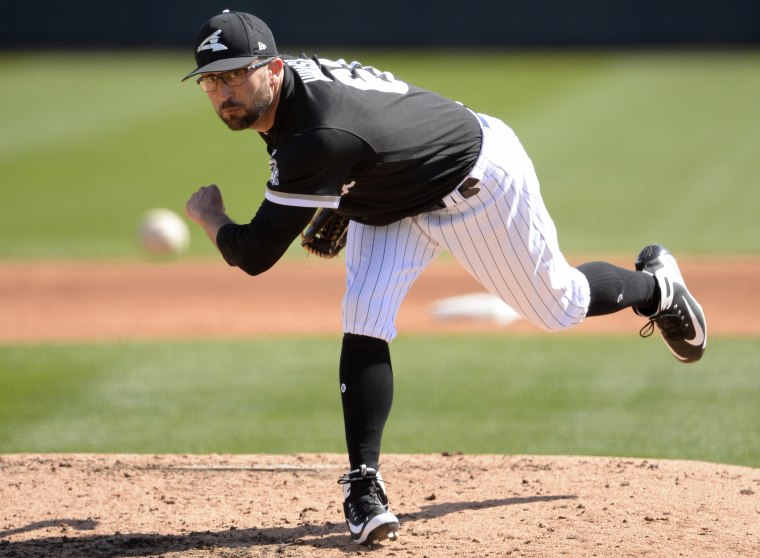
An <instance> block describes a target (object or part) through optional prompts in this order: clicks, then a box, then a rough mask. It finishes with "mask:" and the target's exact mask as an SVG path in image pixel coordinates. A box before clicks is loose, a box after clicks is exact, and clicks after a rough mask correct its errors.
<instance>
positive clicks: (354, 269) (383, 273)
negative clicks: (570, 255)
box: [343, 115, 590, 342]
mask: <svg viewBox="0 0 760 558" xmlns="http://www.w3.org/2000/svg"><path fill="white" fill-rule="evenodd" d="M478 117H479V119H480V121H481V127H482V128H483V135H484V140H483V147H482V149H481V153H480V157H479V158H478V160H477V163H476V165H475V168H474V169H473V170H472V171H471V172H470V176H471V177H474V178H477V179H478V180H479V181H480V184H478V185H477V186H478V187H479V188H480V192H478V193H477V194H476V195H474V196H472V197H469V198H466V199H465V198H462V197H461V196H459V198H455V199H453V200H452V199H449V202H448V203H447V205H448V207H446V208H444V209H440V210H437V211H431V212H428V213H421V214H419V215H416V216H414V217H408V218H406V219H402V220H401V221H398V222H395V223H392V224H390V225H388V226H383V227H373V226H368V225H362V224H360V223H357V222H354V221H351V224H350V225H349V230H348V244H347V247H346V271H347V273H346V292H345V295H344V297H343V331H344V332H346V333H355V334H358V335H367V336H370V337H376V338H379V339H384V340H385V341H388V342H390V341H391V340H392V339H393V338H394V337H395V336H396V327H395V321H396V316H397V314H398V310H399V308H400V307H401V303H402V302H403V300H404V297H405V296H406V294H407V292H408V291H409V288H410V287H411V286H412V284H413V283H414V281H415V280H416V279H417V278H418V277H419V276H420V274H421V273H422V272H423V271H424V270H425V268H426V267H427V266H428V265H429V264H430V262H431V261H432V260H433V259H434V258H435V257H436V256H437V255H438V254H439V253H440V252H441V250H443V249H446V250H448V251H449V252H450V253H451V254H452V255H453V256H454V258H456V260H457V261H458V262H459V263H460V264H461V265H462V266H463V267H464V268H465V269H466V270H467V271H468V272H469V273H470V274H471V275H472V276H473V277H474V278H475V279H476V280H477V281H478V282H479V283H480V284H482V285H483V286H484V287H485V288H486V289H487V290H488V291H490V292H491V293H494V294H496V295H498V296H499V297H500V298H501V299H502V300H504V302H506V303H507V304H509V306H511V307H512V308H513V309H514V310H515V311H517V312H518V313H519V314H520V315H521V316H522V317H523V318H525V319H526V320H528V321H530V322H532V323H533V324H535V325H536V326H538V327H540V328H542V329H545V330H548V331H556V330H561V329H564V328H568V327H572V326H574V325H576V324H579V323H580V322H581V321H583V318H584V317H585V315H586V312H587V310H588V305H589V298H590V297H589V285H588V281H587V280H586V277H585V276H584V275H583V274H582V273H581V272H580V271H578V270H577V269H575V268H573V267H571V266H570V265H569V264H568V263H567V261H566V260H565V257H564V256H563V255H562V253H561V252H560V249H559V245H558V243H557V231H556V228H555V226H554V222H553V221H552V219H551V217H550V216H549V213H548V211H547V210H546V207H545V206H544V202H543V200H542V199H541V192H540V188H539V184H538V178H537V177H536V173H535V170H534V169H533V164H532V163H531V161H530V159H529V158H528V155H527V154H526V153H525V150H524V149H523V147H522V145H521V144H520V142H519V140H518V139H517V137H516V136H515V134H514V132H513V131H512V130H511V129H510V128H509V127H508V126H507V125H506V124H504V123H503V122H501V121H500V120H498V119H496V118H492V117H489V116H486V115H478ZM455 194H456V195H458V193H455ZM449 204H451V205H449Z"/></svg>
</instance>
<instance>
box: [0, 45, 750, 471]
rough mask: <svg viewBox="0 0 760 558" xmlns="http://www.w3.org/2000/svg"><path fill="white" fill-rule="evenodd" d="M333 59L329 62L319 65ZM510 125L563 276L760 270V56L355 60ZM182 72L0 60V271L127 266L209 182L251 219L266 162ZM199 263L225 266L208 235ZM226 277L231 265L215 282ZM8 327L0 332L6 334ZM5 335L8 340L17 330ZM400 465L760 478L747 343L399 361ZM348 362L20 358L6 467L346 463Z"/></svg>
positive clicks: (419, 352)
mask: <svg viewBox="0 0 760 558" xmlns="http://www.w3.org/2000/svg"><path fill="white" fill-rule="evenodd" d="M321 54H324V55H327V56H332V55H334V53H331V52H325V53H321ZM340 55H342V56H345V57H347V58H356V59H359V60H362V61H363V62H365V63H368V64H372V65H375V66H377V67H380V68H382V69H385V70H390V71H392V72H394V73H395V74H396V75H397V76H398V77H400V78H402V79H407V80H409V81H412V82H414V83H416V84H418V85H420V86H423V87H428V88H431V89H434V90H437V91H439V92H441V93H443V94H445V95H447V96H450V97H452V98H454V99H457V100H459V101H462V102H464V103H465V104H467V105H469V106H471V107H473V108H474V109H476V110H479V111H482V112H487V113H490V114H492V115H495V116H498V117H501V118H503V119H504V120H505V121H506V122H508V123H509V124H510V125H511V126H512V127H513V128H514V129H515V130H516V131H517V133H518V135H519V136H520V137H521V138H522V140H523V143H524V144H525V146H526V148H527V149H528V152H529V153H530V154H531V156H532V158H533V160H534V163H535V165H536V168H537V171H538V175H539V177H540V178H541V181H542V187H543V191H544V197H545V200H546V202H547V205H548V206H549V208H550V210H551V212H552V213H553V215H554V218H555V221H556V223H557V225H558V229H559V235H560V243H561V245H562V246H563V247H564V249H565V251H566V252H567V253H569V254H572V253H584V254H593V253H599V254H621V253H627V254H635V253H636V252H637V250H638V249H639V248H640V247H641V246H642V245H644V244H646V243H648V242H651V241H653V240H658V241H661V242H664V243H666V244H667V245H668V246H669V247H670V248H671V249H672V250H674V251H675V252H676V253H678V254H692V255H705V256H709V255H726V254H727V253H728V251H730V253H739V254H745V255H752V256H757V255H758V254H760V227H758V225H757V216H756V213H757V208H758V207H760V165H759V164H758V162H757V151H758V146H760V110H758V102H757V100H758V99H760V72H758V71H757V69H758V67H760V52H757V51H751V52H721V53H718V52H714V53H713V52H689V53H683V52H646V53H625V52H619V53H611V54H591V53H496V52H491V53H486V52H476V51H472V52H465V53H460V54H454V55H452V54H448V53H447V54H445V55H444V54H440V53H426V52H419V53H414V54H410V53H409V52H404V53H393V52H362V51H359V52H351V53H347V52H344V53H341V54H340ZM191 66H192V61H191V59H190V56H189V54H182V55H178V54H172V53H165V54H162V55H155V54H151V55H148V54H127V53H118V54H116V53H93V54H87V55H85V54H77V55H74V54H65V53H64V54H53V53H34V54H31V53H30V54H19V53H14V54H8V53H5V54H0V70H3V71H4V72H5V73H6V74H7V75H11V76H13V86H12V87H6V88H4V90H3V93H2V100H3V103H1V104H0V126H1V127H2V130H3V132H4V133H3V134H2V137H0V176H1V177H2V193H3V203H2V204H0V260H2V259H18V258H33V259H43V258H57V259H103V258H108V259H134V258H137V257H138V250H137V248H136V246H135V242H134V233H135V228H136V225H137V222H138V220H139V218H140V215H141V214H142V213H143V212H144V211H145V210H146V209H148V208H151V207H169V208H173V209H175V210H177V211H181V210H182V207H183V205H184V201H185V199H186V198H187V197H188V196H189V194H190V193H191V192H192V191H194V190H195V189H196V188H197V187H198V186H200V185H205V184H209V183H212V182H215V183H217V184H219V185H220V186H221V187H222V189H223V191H224V193H225V198H226V202H227V207H228V210H229V212H230V214H231V215H232V216H233V217H234V218H236V219H238V220H241V221H245V220H247V219H248V218H250V216H251V215H252V214H253V213H254V212H255V210H256V208H257V206H258V203H259V200H260V198H261V195H262V191H263V187H264V183H265V181H266V178H267V176H268V165H267V157H266V153H265V150H264V147H263V143H262V142H261V140H260V139H259V138H258V137H257V135H256V134H253V133H240V134H233V133H231V132H229V131H227V129H226V128H225V127H224V126H223V125H222V124H221V123H220V122H218V120H217V118H216V116H215V115H214V114H213V111H212V109H211V108H210V106H209V104H208V101H207V100H206V99H205V98H204V96H203V94H202V93H201V92H200V91H199V90H198V88H197V86H195V84H193V83H192V82H190V83H185V84H181V83H180V82H179V79H180V78H181V76H183V75H184V74H185V73H186V72H187V71H188V70H189V69H190V67H191ZM193 234H194V242H193V244H192V247H191V252H190V254H189V255H188V256H187V257H191V258H218V256H216V255H215V253H214V250H213V248H212V247H211V245H210V243H209V242H208V241H207V239H206V238H205V237H204V236H203V235H202V234H201V233H200V231H199V230H198V229H197V228H195V229H193ZM220 265H222V264H221V262H220ZM1 311H2V309H0V312H1ZM12 318H13V317H12V316H11V317H7V316H3V319H12ZM393 349H394V364H395V369H396V386H397V390H396V394H397V395H396V400H395V406H394V412H393V414H392V416H391V420H390V422H389V425H388V431H387V437H386V444H385V447H384V450H385V451H390V452H437V451H463V452H468V453H469V452H471V453H490V452H493V453H541V454H590V455H626V456H640V457H654V458H657V457H660V458H666V457H667V458H687V459H703V460H708V461H716V462H726V463H736V464H744V465H751V466H755V467H757V466H760V440H759V439H758V437H757V432H758V430H759V428H760V411H758V406H757V401H758V398H759V396H760V377H758V374H757V369H758V364H759V359H758V355H759V354H760V353H758V342H757V340H756V339H727V338H719V339H714V340H712V341H711V347H710V352H709V353H708V356H707V357H706V359H705V361H703V362H700V363H698V364H696V365H693V366H683V365H680V364H679V363H677V362H676V361H675V360H674V359H673V358H672V357H671V356H670V355H669V354H668V353H667V350H666V349H665V348H664V347H663V346H662V343H661V342H660V341H659V340H653V339H650V340H647V341H642V340H640V339H638V337H637V336H635V334H632V335H631V337H630V338H625V339H621V338H606V337H579V336H572V337H562V336H561V335H560V336H554V337H551V339H547V338H545V337H535V338H534V337H511V336H510V337H505V336H498V337H497V336H494V337H485V338H473V337H466V338H457V337H447V338H437V337H402V338H400V339H399V340H397V341H396V342H394V345H393ZM337 351H338V342H337V340H335V339H320V338H317V339H313V338H308V339H300V338H299V339H292V340H282V339H275V340H269V339H263V340H261V339H253V340H248V341H229V342H207V343H197V342H187V343H180V342H176V343H158V342H156V343H141V344H138V343H117V344H106V343H102V344H74V345H23V346H8V345H2V344H1V343H0V453H9V452H27V451H32V452H54V451H55V452H59V451H60V452H75V451H76V452H79V451H84V452H139V453H142V452H160V453H168V452H195V453H206V452H240V453H253V452H274V453H280V452H292V451H338V452H341V451H344V447H343V441H342V423H341V416H340V406H339V397H338V393H337V385H336V384H337V379H336V375H337V372H336V370H337V358H338V355H337Z"/></svg>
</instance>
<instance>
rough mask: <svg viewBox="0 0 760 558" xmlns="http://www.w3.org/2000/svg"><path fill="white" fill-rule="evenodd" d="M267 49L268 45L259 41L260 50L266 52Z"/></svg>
mask: <svg viewBox="0 0 760 558" xmlns="http://www.w3.org/2000/svg"><path fill="white" fill-rule="evenodd" d="M266 48H267V45H265V44H264V43H262V42H261V41H259V50H265V49H266Z"/></svg>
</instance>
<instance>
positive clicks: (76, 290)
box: [0, 260, 760, 558]
mask: <svg viewBox="0 0 760 558" xmlns="http://www.w3.org/2000/svg"><path fill="white" fill-rule="evenodd" d="M620 263H624V262H620ZM681 264H682V268H683V271H684V274H685V275H686V276H687V278H688V280H689V286H690V288H691V289H692V290H693V291H694V293H695V295H697V297H698V298H699V299H700V301H701V302H702V304H703V306H704V308H705V311H706V314H707V316H708V327H709V334H710V335H713V336H720V335H753V336H756V335H760V321H758V320H757V319H755V318H754V317H755V316H757V315H760V314H759V313H758V311H759V310H760V261H754V260H753V261H733V260H725V261H682V262H681ZM307 276H308V281H306V280H305V278H306V277H307ZM342 288H343V269H342V264H341V263H340V262H322V261H309V262H308V267H304V264H303V263H293V262H285V263H283V264H282V265H280V266H278V267H276V268H275V269H274V270H272V271H271V272H269V273H267V274H265V275H263V276H261V277H259V278H255V279H252V278H250V277H247V276H245V275H244V274H242V273H240V272H239V271H237V270H234V269H228V268H226V267H225V266H224V265H220V264H218V263H199V262H175V263H164V264H150V263H122V264H114V263H79V264H70V263H32V262H15V263H13V262H10V263H4V264H0V312H1V313H0V343H4V344H13V343H30V342H75V341H82V340H87V341H97V340H124V339H183V338H223V337H246V336H256V335H262V334H268V335H287V334H291V333H298V334H314V333H335V334H336V335H339V333H340V309H339V306H340V299H341V295H342ZM479 290H480V289H479V287H478V286H477V285H476V284H475V283H474V282H473V280H472V279H470V278H469V277H468V276H467V275H465V274H464V273H463V272H462V271H461V270H460V269H459V268H458V267H457V266H455V265H454V264H449V263H446V262H441V263H437V264H435V265H434V266H433V267H432V268H431V269H430V270H429V272H428V273H426V274H425V275H424V276H423V277H422V279H420V281H419V282H418V283H417V284H416V285H415V286H414V288H413V289H412V291H411V293H410V295H409V298H408V299H407V301H406V303H405V305H404V307H403V308H402V311H401V314H400V317H399V323H398V325H399V330H400V332H401V334H403V333H405V332H428V333H431V332H432V333H435V332H441V333H444V332H459V333H462V334H472V333H477V332H483V331H487V332H503V333H504V334H509V333H510V332H514V331H519V332H527V331H531V332H535V333H536V334H539V332H537V331H536V330H535V329H533V328H531V327H530V326H528V325H527V324H525V323H524V322H519V321H518V322H515V323H512V324H510V325H506V326H505V325H499V324H496V323H493V322H491V321H486V320H467V319H455V320H444V321H441V320H436V319H435V318H433V317H432V315H431V313H430V308H431V304H433V303H434V302H435V301H436V300H439V299H441V298H446V297H451V296H457V295H462V294H467V293H471V292H477V291H479ZM737 293H741V294H742V296H736V294H737ZM640 326H641V319H640V318H637V317H635V316H634V315H633V314H632V313H631V312H622V313H620V314H617V315H614V316H609V317H604V318H595V319H593V320H589V321H588V322H587V323H585V324H583V325H582V326H581V327H579V328H576V329H575V330H573V332H571V333H568V334H571V335H576V334H583V333H584V332H594V333H599V332H604V333H610V334H626V335H635V334H636V332H637V330H638V328H639V327H640ZM382 466H383V473H384V476H385V477H386V480H387V481H388V483H389V492H390V497H391V503H392V506H393V509H394V511H395V512H396V513H397V515H398V516H399V519H400V521H401V534H400V539H399V541H397V542H395V543H387V544H384V545H379V546H375V547H373V548H370V549H367V548H364V547H357V546H356V545H353V544H352V543H350V542H349V541H348V538H347V535H346V530H345V527H344V525H343V522H342V521H343V520H342V512H341V508H340V487H339V486H338V485H337V484H336V482H335V481H336V480H337V478H338V476H339V475H340V474H342V473H343V472H344V467H345V457H344V456H342V455H331V454H330V455H315V454H309V455H283V456H260V455H251V456H226V455H208V456H186V455H183V456H179V455H161V456H149V455H146V456H137V455H1V456H0V557H2V558H6V557H7V558H32V557H40V558H54V557H55V558H58V557H61V558H73V557H77V558H79V557H83V558H85V557H86V558H100V557H133V556H165V557H176V558H179V557H181V558H188V557H192V558H195V557H203V558H206V557H209V558H210V557H249V556H286V557H307V556H308V557H317V558H321V557H327V556H342V555H346V554H349V555H352V554H365V553H372V554H373V555H376V556H410V557H420V558H423V557H429V558H437V557H451V556H466V557H482V556H493V557H497V556H532V557H544V556H573V557H577V556H584V557H585V556H600V557H641V556H651V557H655V556H656V557H670V556H689V557H705V556H715V557H718V556H720V557H752V556H760V469H753V468H746V467H736V466H727V465H716V464H709V463H699V462H684V461H668V460H657V461H655V460H649V461H645V460H640V459H617V458H615V459H611V458H588V457H539V456H494V455H386V456H384V459H383V464H382Z"/></svg>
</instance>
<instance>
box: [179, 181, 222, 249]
mask: <svg viewBox="0 0 760 558" xmlns="http://www.w3.org/2000/svg"><path fill="white" fill-rule="evenodd" d="M185 213H186V214H187V216H188V217H189V218H190V219H192V220H193V221H195V222H196V223H198V224H199V225H200V226H201V227H203V229H204V230H205V231H206V234H208V236H209V238H210V239H211V241H212V242H213V243H214V245H216V235H217V233H218V232H219V229H221V228H222V227H223V226H224V225H227V224H229V223H232V222H233V221H232V219H230V218H229V217H228V216H227V213H226V211H225V209H224V200H222V192H221V191H220V190H219V187H218V186H217V185H216V184H211V185H209V186H202V187H201V188H199V189H198V191H197V192H195V193H194V194H193V195H192V196H190V199H189V200H187V203H186V204H185Z"/></svg>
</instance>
